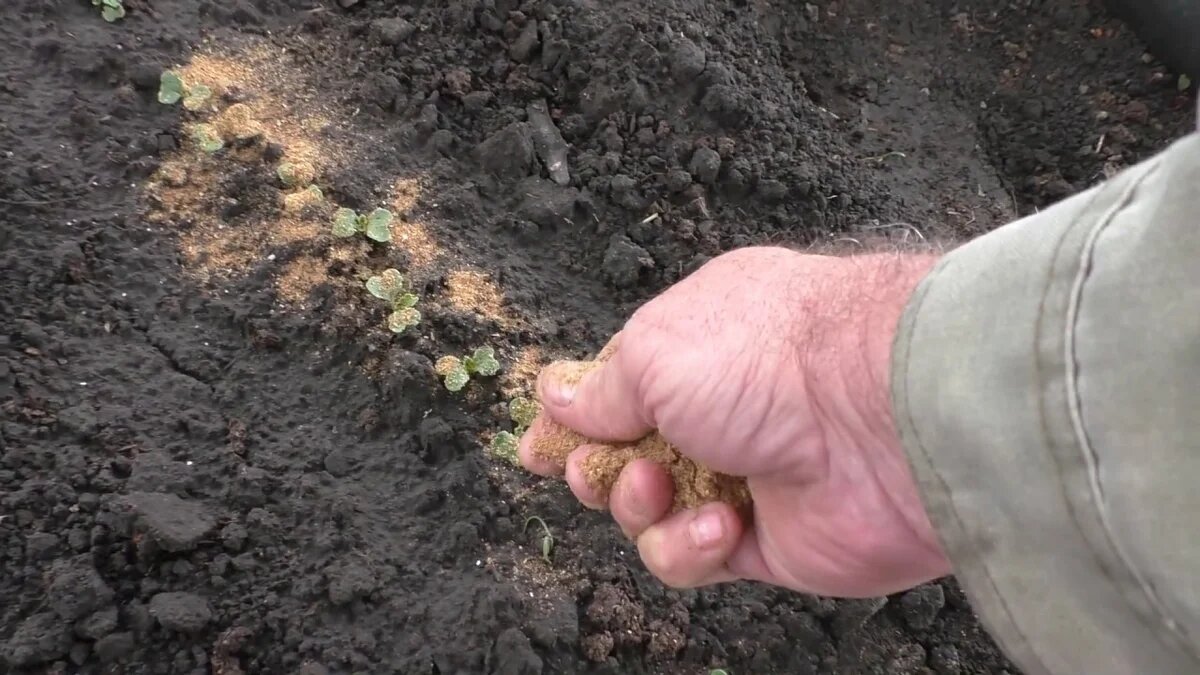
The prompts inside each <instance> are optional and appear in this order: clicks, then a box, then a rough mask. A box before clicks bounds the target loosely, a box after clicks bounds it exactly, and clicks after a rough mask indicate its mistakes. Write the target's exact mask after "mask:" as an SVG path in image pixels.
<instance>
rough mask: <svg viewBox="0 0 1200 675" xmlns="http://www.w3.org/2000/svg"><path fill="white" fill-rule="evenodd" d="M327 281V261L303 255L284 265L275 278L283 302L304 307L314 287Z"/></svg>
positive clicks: (276, 287)
mask: <svg viewBox="0 0 1200 675" xmlns="http://www.w3.org/2000/svg"><path fill="white" fill-rule="evenodd" d="M326 281H327V274H326V269H325V261H323V260H321V259H320V258H317V257H315V256H311V255H303V256H300V257H298V258H296V259H295V260H291V261H289V262H288V263H286V264H285V265H284V266H283V270H282V271H281V272H280V274H279V277H278V278H277V279H276V280H275V290H276V292H277V294H278V297H279V299H280V300H282V301H283V302H285V303H288V304H290V305H295V306H297V307H303V306H304V304H305V302H306V301H307V300H308V297H309V294H310V293H312V291H313V289H315V288H316V287H317V286H320V285H321V284H323V283H326Z"/></svg>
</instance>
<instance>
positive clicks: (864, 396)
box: [821, 253, 950, 578]
mask: <svg viewBox="0 0 1200 675" xmlns="http://www.w3.org/2000/svg"><path fill="white" fill-rule="evenodd" d="M936 263H937V256H934V255H928V254H907V255H906V254H900V253H887V254H876V255H865V256H855V257H850V258H844V259H842V260H841V271H840V274H838V275H836V279H834V280H833V283H835V284H836V286H837V287H838V288H839V289H842V290H841V291H840V294H834V295H831V296H830V297H834V298H837V299H839V300H840V302H837V303H831V304H832V305H835V306H834V307H830V308H828V309H827V311H826V317H827V322H826V323H827V326H828V329H827V330H831V331H832V332H833V334H834V337H832V338H831V339H827V340H822V341H821V342H822V343H824V344H825V345H826V348H827V349H828V348H832V349H833V352H834V353H833V354H831V355H829V356H827V357H826V358H823V359H822V361H824V362H825V363H826V364H836V365H835V367H836V368H837V370H838V371H839V372H838V374H837V376H835V377H833V378H831V379H833V380H834V381H838V382H839V383H840V386H839V387H837V390H838V391H837V394H836V395H837V396H838V398H839V399H841V400H839V401H834V402H831V403H830V407H832V408H833V409H835V410H845V411H846V412H845V413H843V414H838V415H836V417H838V418H840V420H841V422H840V423H841V424H843V425H846V426H847V427H849V429H847V430H846V431H845V432H843V434H844V437H847V438H849V439H853V441H852V442H854V444H855V445H856V446H857V450H859V451H860V452H861V453H862V455H863V459H864V461H865V463H866V464H867V465H868V466H869V467H870V469H871V472H872V475H873V477H874V479H875V481H876V482H877V483H878V485H879V489H880V491H881V493H882V494H883V495H884V496H885V497H886V499H887V500H888V502H890V504H891V506H892V508H893V509H894V510H895V512H896V514H897V516H899V520H900V521H901V522H902V523H904V524H905V526H906V527H907V528H908V530H909V531H910V537H911V539H912V541H913V543H914V544H915V546H914V547H913V548H914V555H916V556H919V560H915V559H914V560H913V561H912V563H913V567H914V568H921V569H924V570H927V571H928V576H929V577H930V578H933V577H936V576H942V575H944V574H947V573H949V571H950V566H949V562H948V560H947V558H946V556H945V553H944V552H943V551H942V548H941V545H940V543H939V541H938V537H937V533H936V531H935V530H934V528H933V525H932V523H931V522H930V520H929V517H928V515H927V513H926V511H925V505H924V503H923V501H922V499H921V494H920V490H919V488H918V486H917V483H916V479H915V478H914V476H913V473H912V470H911V468H910V466H909V463H908V458H907V455H906V453H905V450H904V447H903V445H902V443H901V441H900V435H899V432H898V430H897V425H896V422H895V412H894V410H893V408H892V398H891V363H892V343H893V341H894V339H895V336H896V331H897V329H898V327H899V323H900V318H901V316H902V315H903V314H904V310H905V308H906V307H907V305H908V301H909V299H910V298H911V297H912V294H913V292H914V291H915V290H916V288H917V286H918V285H919V284H920V283H921V280H922V279H924V278H925V276H926V275H927V274H928V273H929V271H930V270H931V269H932V268H933V266H934V265H935V264H936ZM839 435H842V434H839Z"/></svg>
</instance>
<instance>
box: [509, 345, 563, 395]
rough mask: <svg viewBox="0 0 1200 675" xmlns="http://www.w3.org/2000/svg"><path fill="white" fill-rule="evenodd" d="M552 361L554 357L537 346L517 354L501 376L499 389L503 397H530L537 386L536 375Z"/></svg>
mask: <svg viewBox="0 0 1200 675" xmlns="http://www.w3.org/2000/svg"><path fill="white" fill-rule="evenodd" d="M552 360H554V357H553V356H551V355H550V354H547V353H546V351H545V350H544V349H542V348H541V347H539V346H537V345H530V346H528V347H525V348H524V349H522V350H521V351H519V352H517V355H516V357H515V358H514V359H513V360H512V363H511V364H509V365H508V366H506V367H505V368H504V373H503V375H502V376H501V380H500V388H501V390H502V391H503V392H504V395H505V396H507V397H509V398H512V397H514V396H532V395H531V394H530V392H532V391H533V390H534V387H535V385H536V384H537V378H538V373H540V372H542V368H544V367H546V365H547V364H549V363H550V362H551V361H552Z"/></svg>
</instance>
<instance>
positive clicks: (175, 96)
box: [158, 70, 212, 110]
mask: <svg viewBox="0 0 1200 675" xmlns="http://www.w3.org/2000/svg"><path fill="white" fill-rule="evenodd" d="M210 98H212V89H209V88H208V86H206V85H203V84H187V83H186V82H184V81H183V78H182V77H181V76H180V75H179V73H177V72H175V71H173V70H165V71H163V74H162V75H161V76H160V77H159V79H158V102H159V103H165V104H166V105H175V104H176V103H179V102H180V101H183V107H184V108H185V109H187V110H199V109H200V108H201V107H203V106H204V103H205V102H206V101H208V99H210Z"/></svg>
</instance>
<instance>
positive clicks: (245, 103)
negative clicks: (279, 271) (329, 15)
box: [147, 45, 343, 298]
mask: <svg viewBox="0 0 1200 675" xmlns="http://www.w3.org/2000/svg"><path fill="white" fill-rule="evenodd" d="M178 70H179V73H180V75H181V76H182V77H183V79H184V82H185V83H188V84H191V85H194V84H204V85H207V86H208V87H210V88H211V89H212V90H213V93H214V95H213V97H212V98H211V99H210V101H209V103H208V105H207V106H206V108H205V109H204V110H201V111H198V112H197V113H196V115H197V116H198V117H199V119H201V120H202V121H205V122H209V123H211V124H212V125H213V126H214V128H215V129H217V131H218V133H220V135H221V137H222V138H223V139H225V140H226V142H227V150H226V151H225V153H223V156H222V157H220V158H214V157H212V156H209V155H206V154H205V153H202V152H199V151H197V150H196V148H193V147H189V146H185V147H184V148H182V149H180V150H179V151H178V152H176V153H175V154H174V155H173V156H172V157H170V158H168V159H167V160H166V161H165V162H164V163H163V164H162V167H161V168H160V169H159V170H158V172H157V173H156V175H155V176H154V177H153V178H152V180H151V181H150V183H149V185H148V186H147V193H148V195H149V196H150V198H151V204H152V206H154V207H157V208H154V209H152V213H151V218H152V219H153V220H155V221H157V222H159V223H162V224H165V225H172V226H176V227H178V228H179V230H180V248H181V250H182V253H183V262H184V265H185V267H186V269H187V270H188V271H189V272H190V273H191V274H192V275H193V276H195V277H197V278H200V279H204V280H208V279H212V278H214V277H226V276H231V275H235V274H241V273H244V270H245V269H246V268H247V267H249V266H251V265H253V264H255V262H256V261H261V260H262V259H263V258H265V257H266V256H267V255H269V250H270V249H271V248H273V247H275V246H278V245H281V244H289V243H295V242H302V241H310V240H314V239H316V238H317V237H319V236H320V235H321V234H322V233H323V232H325V231H326V229H327V223H326V221H327V219H328V217H329V212H330V211H331V207H329V205H328V204H326V203H322V202H319V201H317V200H316V199H315V196H314V195H312V194H311V193H304V192H302V191H293V192H292V193H290V194H281V195H280V209H279V210H278V211H273V212H262V213H261V217H260V218H258V219H256V220H251V221H245V222H239V223H236V224H234V223H230V222H227V221H226V219H225V218H224V217H223V216H222V208H223V206H224V204H225V203H226V201H227V198H226V196H225V194H224V186H223V185H222V182H223V181H225V180H227V175H228V174H227V173H226V172H224V171H222V170H221V166H222V165H223V164H224V163H227V162H230V161H233V162H240V163H243V164H245V165H247V166H262V164H263V158H262V156H261V152H262V148H263V143H259V144H252V145H249V146H247V147H245V148H242V149H235V148H234V147H232V146H231V145H230V143H231V142H232V141H234V140H237V139H248V138H253V137H255V136H258V135H262V136H264V141H265V142H267V143H274V144H278V145H279V146H281V147H282V148H283V158H282V160H281V161H282V162H289V163H292V164H293V165H295V166H299V167H302V168H303V169H304V171H302V172H301V173H305V174H310V175H312V176H313V177H314V178H316V179H317V180H318V181H319V176H320V171H321V170H322V169H323V168H324V167H325V166H326V163H328V162H334V161H340V160H341V159H343V157H342V156H341V155H340V154H339V153H338V152H336V148H331V147H328V144H327V143H325V142H324V141H323V137H322V135H323V132H324V130H325V129H326V128H327V127H328V126H329V122H328V120H329V119H334V118H337V117H338V116H337V115H336V114H334V113H333V112H331V111H330V110H329V109H328V105H327V103H326V102H325V99H323V98H321V97H319V96H318V95H317V94H316V93H315V92H313V91H312V90H311V89H310V88H308V87H307V86H306V85H305V83H304V80H303V73H302V72H301V71H300V70H299V69H298V68H297V67H296V66H294V65H293V64H291V63H290V62H289V60H288V58H287V57H286V55H285V53H284V52H282V51H280V50H278V49H274V48H271V47H268V46H265V45H257V46H252V47H249V48H247V49H243V50H240V51H237V52H235V53H229V54H217V53H201V54H197V55H195V56H194V57H193V58H192V59H191V61H189V62H188V63H187V64H185V65H183V66H182V67H180V68H179V69H178ZM231 98H232V99H236V100H237V102H236V103H231V104H230V103H227V101H228V100H229V99H231ZM265 180H267V179H266V178H264V181H265ZM272 184H273V183H272ZM261 187H262V189H264V190H267V189H271V188H270V187H269V184H267V183H266V182H264V184H263V186H261ZM306 269H307V268H306ZM299 271H300V268H298V267H295V265H293V266H289V267H287V268H286V269H285V271H284V272H283V274H285V275H290V276H289V277H288V279H287V280H286V282H285V281H284V279H283V278H282V277H281V278H280V280H279V283H280V289H281V292H283V293H284V294H287V293H293V292H294V296H293V297H296V298H298V297H300V295H301V294H306V292H303V291H301V290H300V289H301V288H302V286H303V284H301V283H300V278H301V275H300V274H299ZM310 271H311V270H310ZM285 286H286V288H287V289H290V290H288V291H283V289H284V287H285Z"/></svg>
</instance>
